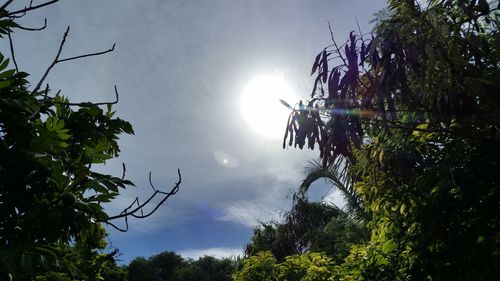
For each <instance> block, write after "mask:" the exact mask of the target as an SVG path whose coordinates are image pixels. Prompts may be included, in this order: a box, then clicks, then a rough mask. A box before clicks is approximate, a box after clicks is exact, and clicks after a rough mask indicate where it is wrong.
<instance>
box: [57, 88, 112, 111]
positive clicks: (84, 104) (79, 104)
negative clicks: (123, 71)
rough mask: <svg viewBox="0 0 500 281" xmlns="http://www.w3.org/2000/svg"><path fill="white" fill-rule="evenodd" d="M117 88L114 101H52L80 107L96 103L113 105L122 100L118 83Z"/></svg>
mask: <svg viewBox="0 0 500 281" xmlns="http://www.w3.org/2000/svg"><path fill="white" fill-rule="evenodd" d="M114 88H115V100H114V101H109V102H108V101H106V102H89V101H88V102H59V101H54V100H53V101H52V103H55V104H62V105H69V106H79V107H85V106H95V105H112V104H117V103H118V102H119V101H120V97H119V95H118V89H117V88H116V85H115V86H114Z"/></svg>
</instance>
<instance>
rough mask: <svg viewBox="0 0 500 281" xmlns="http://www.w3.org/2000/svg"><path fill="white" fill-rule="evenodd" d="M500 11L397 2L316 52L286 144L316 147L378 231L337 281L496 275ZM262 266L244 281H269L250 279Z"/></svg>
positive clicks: (479, 5)
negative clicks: (365, 26) (368, 24)
mask: <svg viewBox="0 0 500 281" xmlns="http://www.w3.org/2000/svg"><path fill="white" fill-rule="evenodd" d="M499 5H500V4H498V1H490V2H487V1H485V0H481V1H476V0H466V1H456V0H429V1H414V0H404V1H392V0H391V1H388V7H387V8H386V9H385V10H383V11H382V12H381V13H379V18H378V19H377V21H376V26H375V29H374V31H373V32H372V33H371V34H363V33H362V31H360V30H358V31H353V32H351V33H350V34H349V39H348V40H347V41H346V42H344V43H343V44H338V43H337V42H336V41H335V38H334V36H333V34H332V45H331V46H328V47H327V48H325V49H323V50H322V51H321V52H320V53H319V54H318V55H317V57H316V59H315V61H314V63H313V67H312V75H314V77H315V83H314V87H313V90H312V93H311V99H310V100H309V101H301V102H299V103H298V106H296V107H294V108H292V107H290V108H291V109H293V112H292V114H291V115H290V118H289V121H288V124H287V130H286V134H285V136H284V143H283V146H284V147H285V146H286V145H287V144H288V145H295V146H297V147H299V148H303V147H306V146H307V147H308V148H311V149H314V148H315V147H319V151H320V153H319V154H320V155H319V156H320V158H321V160H322V165H323V167H324V169H325V171H327V172H328V173H329V174H328V177H329V178H331V179H333V181H334V184H335V185H337V186H338V187H339V189H340V190H342V191H343V192H348V193H349V194H348V195H350V196H351V198H354V199H355V200H359V206H361V207H362V208H363V210H364V213H366V214H365V217H366V220H367V223H368V226H369V228H370V231H371V238H370V240H369V241H368V242H366V243H361V244H358V245H356V246H353V247H352V248H351V251H350V254H349V255H348V256H347V257H346V258H345V259H344V260H343V261H342V262H341V263H337V265H335V266H333V269H332V267H328V268H330V269H331V271H330V275H329V278H330V279H329V280H494V279H495V276H499V275H500V255H499V253H500V235H499V233H500V223H499V214H500V212H499V209H500V208H499V207H500V205H499V204H500V190H499V185H500V178H499V173H498V171H500V166H499V160H498V157H499V156H500V150H499V147H500V129H499V127H498V124H500V119H499V117H500V114H499V113H500V110H499V108H500V98H499V93H500V64H499V61H500V36H499V31H498V24H499V19H500V12H499V8H500V7H498V6H499ZM284 104H285V105H287V106H288V104H286V103H284ZM321 176H324V175H319V176H314V175H313V176H312V177H311V180H314V179H316V178H318V177H321ZM255 259H257V258H255ZM264 261H267V262H266V264H271V265H273V264H275V263H276V262H275V261H273V260H270V259H269V258H264V257H260V259H258V262H259V263H263V262H264ZM254 262H256V260H253V261H252V260H251V261H249V262H248V263H247V264H246V266H245V265H244V266H243V269H242V270H241V271H240V273H238V275H237V276H239V277H238V278H240V279H239V280H270V278H268V279H266V278H263V279H259V278H253V279H252V277H250V276H251V275H249V274H247V275H242V273H243V272H251V271H249V270H251V268H254V265H255V263H254ZM252 264H253V265H252ZM266 266H267V265H266ZM268 267H269V268H274V265H273V266H268ZM268 267H266V268H268ZM330 269H328V270H330ZM270 274H271V276H273V278H275V279H276V280H284V279H279V278H281V277H279V276H281V275H280V274H281V273H276V274H275V273H270ZM289 280H306V279H305V277H297V278H295V279H294V278H292V279H289Z"/></svg>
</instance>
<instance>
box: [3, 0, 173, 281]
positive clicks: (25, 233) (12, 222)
mask: <svg viewBox="0 0 500 281" xmlns="http://www.w3.org/2000/svg"><path fill="white" fill-rule="evenodd" d="M57 1H58V0H52V1H47V2H45V3H41V4H37V5H33V1H31V2H30V4H29V6H27V7H25V8H24V9H21V10H18V11H7V8H9V5H10V4H11V3H12V2H13V1H12V0H9V1H6V2H5V3H4V4H3V5H2V6H1V7H0V38H3V37H8V38H9V40H10V46H11V53H12V57H11V60H12V61H13V62H14V66H11V64H10V62H11V60H10V59H6V58H5V57H4V55H3V54H0V214H1V216H0V279H2V280H4V279H7V280H8V279H12V278H14V280H21V279H29V278H32V277H33V276H37V275H38V277H37V278H39V279H40V280H43V279H44V278H45V279H46V280H53V279H57V278H59V279H61V278H62V279H64V278H66V277H67V276H66V275H68V276H71V278H73V277H74V276H78V275H81V273H82V271H86V272H83V273H84V275H83V276H86V277H82V278H83V279H86V280H100V278H101V276H100V272H99V271H100V270H101V268H103V267H113V266H115V265H114V261H113V262H112V263H111V262H107V261H105V260H106V259H107V258H109V256H108V255H106V254H103V253H100V252H99V251H101V250H102V245H100V244H99V243H101V242H102V239H103V236H104V230H103V228H102V226H101V224H102V223H106V224H109V225H111V226H115V225H114V224H113V223H111V220H114V219H119V218H126V217H128V216H130V215H136V217H138V218H142V217H147V216H149V215H150V214H151V213H152V212H151V213H148V214H144V215H143V214H142V213H140V215H137V214H136V213H138V212H140V211H142V207H144V206H145V205H146V204H148V202H150V200H146V201H145V202H146V203H143V204H142V205H141V204H139V201H138V200H136V201H134V203H137V205H138V206H137V207H136V206H133V205H131V206H130V207H129V208H128V209H127V210H125V211H124V212H122V213H121V214H119V215H117V216H110V215H108V214H107V213H106V212H105V210H104V207H103V203H107V202H110V201H112V200H114V199H115V198H116V197H117V196H118V195H119V192H120V189H122V188H125V187H127V186H133V183H132V182H131V181H129V180H126V179H125V167H124V170H123V175H121V177H115V176H112V175H107V174H102V173H98V172H95V171H94V170H93V165H96V164H103V163H105V162H106V161H107V160H110V159H112V158H115V157H117V156H118V155H119V152H120V148H119V146H118V142H117V141H118V138H119V135H120V134H133V133H134V131H133V129H132V126H131V125H130V123H128V122H126V121H124V120H122V119H120V118H118V117H116V116H115V112H114V111H113V110H112V106H113V104H115V103H117V102H118V92H117V90H116V87H115V93H116V101H113V102H103V103H91V102H83V103H70V102H69V100H68V99H67V98H65V97H64V96H62V95H61V94H60V92H57V93H53V91H52V90H51V89H50V88H49V86H48V85H47V86H46V87H45V89H43V90H42V89H41V86H42V84H43V81H44V79H45V77H46V76H47V75H48V73H49V71H50V70H51V69H52V67H54V66H55V65H56V64H57V63H60V62H63V61H70V60H74V59H79V58H82V57H88V56H94V55H100V54H104V53H107V52H110V51H112V50H113V48H112V49H110V50H108V51H104V52H100V53H94V54H86V55H82V56H77V57H71V58H65V59H61V58H59V56H60V54H61V50H62V48H63V46H64V43H65V41H66V38H67V36H68V32H69V27H68V29H67V30H66V33H65V34H64V37H63V39H62V41H61V44H60V47H59V50H58V53H57V56H56V57H55V59H54V61H53V62H52V64H51V65H50V66H49V67H48V69H47V70H46V72H45V74H44V75H43V76H42V78H41V79H40V81H39V82H38V83H37V84H33V85H36V86H34V87H32V89H30V85H32V84H30V82H29V81H28V80H27V78H28V74H27V73H25V72H22V71H19V69H18V65H17V63H16V60H15V57H14V50H13V47H12V46H13V44H12V38H11V33H12V32H14V30H16V29H25V30H26V29H27V28H24V27H21V26H19V25H18V24H17V23H15V20H16V19H18V18H20V17H23V16H25V15H26V14H27V13H28V12H30V11H32V10H36V9H38V8H41V7H44V6H47V5H50V4H53V3H55V2H57ZM41 29H43V28H41ZM28 30H36V29H29V28H28ZM12 67H14V68H12ZM179 184H180V173H179V182H178V183H177V184H176V186H175V187H174V189H172V191H171V192H160V191H159V190H156V189H155V188H154V187H153V189H155V193H154V194H153V195H152V197H154V196H156V195H157V194H161V196H164V198H163V199H162V200H161V201H160V202H161V203H159V204H158V205H157V206H155V207H156V208H153V209H154V210H156V209H157V207H158V206H159V205H161V204H162V203H163V202H164V201H165V200H166V199H168V197H170V196H171V195H173V194H175V193H176V192H177V190H178V186H179ZM150 199H151V198H150ZM153 212H154V211H153ZM125 223H126V224H127V220H125ZM127 226H128V224H127ZM96 243H97V244H96ZM111 258H112V257H111ZM47 271H54V272H52V273H49V274H47V275H44V274H43V272H47ZM118 271H119V270H118ZM57 272H59V273H57ZM90 272H92V274H90ZM85 274H86V275H85ZM118 275H120V274H118ZM122 275H123V274H122ZM68 278H69V277H68Z"/></svg>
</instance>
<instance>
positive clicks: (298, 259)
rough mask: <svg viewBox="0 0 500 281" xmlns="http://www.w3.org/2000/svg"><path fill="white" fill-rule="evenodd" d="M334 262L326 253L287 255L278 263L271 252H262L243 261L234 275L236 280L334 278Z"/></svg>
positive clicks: (315, 280) (300, 280)
mask: <svg viewBox="0 0 500 281" xmlns="http://www.w3.org/2000/svg"><path fill="white" fill-rule="evenodd" d="M334 268H335V267H334V262H333V261H332V259H331V258H330V257H328V256H327V255H325V254H324V253H313V252H310V253H304V254H301V255H291V256H287V257H286V259H285V260H284V261H283V262H281V263H278V262H277V260H276V259H275V258H274V256H273V255H272V253H271V252H266V251H264V252H260V253H258V254H257V255H255V256H252V257H250V258H248V259H246V260H244V261H243V265H242V268H241V269H240V270H239V271H237V272H236V273H235V274H234V275H233V278H234V279H233V280H235V281H264V280H276V281H321V280H325V281H326V280H333V279H332V278H331V277H332V276H333V270H334Z"/></svg>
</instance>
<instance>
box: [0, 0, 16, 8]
mask: <svg viewBox="0 0 500 281" xmlns="http://www.w3.org/2000/svg"><path fill="white" fill-rule="evenodd" d="M12 1H14V0H8V1H7V2H5V3H4V4H3V5H2V7H0V10H2V9H5V8H7V6H9V5H10V3H12Z"/></svg>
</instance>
